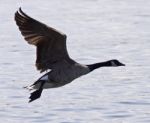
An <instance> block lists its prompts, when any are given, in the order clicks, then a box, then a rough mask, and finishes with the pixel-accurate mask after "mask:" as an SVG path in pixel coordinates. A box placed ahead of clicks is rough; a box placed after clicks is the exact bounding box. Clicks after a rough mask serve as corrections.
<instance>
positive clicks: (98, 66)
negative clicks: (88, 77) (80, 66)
mask: <svg viewBox="0 0 150 123" xmlns="http://www.w3.org/2000/svg"><path fill="white" fill-rule="evenodd" d="M87 66H88V67H89V69H90V71H93V70H95V69H97V68H100V67H110V66H111V62H110V61H106V62H100V63H95V64H91V65H87Z"/></svg>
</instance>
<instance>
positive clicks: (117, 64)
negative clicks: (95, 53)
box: [109, 59, 125, 67]
mask: <svg viewBox="0 0 150 123" xmlns="http://www.w3.org/2000/svg"><path fill="white" fill-rule="evenodd" d="M109 62H110V66H112V67H119V66H125V64H123V63H121V62H120V61H118V60H116V59H113V60H110V61H109Z"/></svg>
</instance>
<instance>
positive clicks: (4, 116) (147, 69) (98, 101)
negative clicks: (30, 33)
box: [0, 0, 150, 123]
mask: <svg viewBox="0 0 150 123" xmlns="http://www.w3.org/2000/svg"><path fill="white" fill-rule="evenodd" d="M20 6H21V7H22V10H23V11H24V12H26V13H27V14H29V15H30V16H32V17H34V18H35V19H38V20H40V21H42V22H44V23H46V24H47V25H49V26H52V27H54V28H56V29H58V30H60V31H62V32H64V33H65V34H67V36H68V37H67V47H68V51H69V54H70V56H71V57H72V58H73V59H75V60H76V61H78V62H80V63H83V64H90V63H95V62H100V61H105V60H109V59H119V60H120V61H121V62H123V63H125V64H126V67H118V68H100V69H97V70H95V71H93V72H92V73H90V74H89V75H86V76H83V77H81V78H79V79H76V80H75V81H73V82H72V83H70V84H68V85H66V86H64V87H61V88H57V89H49V90H44V92H43V94H42V97H41V98H40V99H39V100H36V101H35V102H33V103H28V97H29V92H28V91H27V90H25V89H23V88H22V87H23V86H26V85H29V84H32V83H33V82H34V81H35V80H36V79H37V78H38V77H40V76H41V74H40V73H39V72H38V71H36V68H35V66H34V61H35V47H34V46H30V45H28V44H27V43H26V42H25V41H24V39H23V37H22V36H21V34H20V32H19V30H18V28H17V26H16V24H15V21H14V13H15V11H16V10H17V9H18V8H19V7H20ZM149 64H150V1H149V0H132V1H131V0H36V1H35V0H0V121H1V122H3V123H20V122H21V123H149V122H150V65H149Z"/></svg>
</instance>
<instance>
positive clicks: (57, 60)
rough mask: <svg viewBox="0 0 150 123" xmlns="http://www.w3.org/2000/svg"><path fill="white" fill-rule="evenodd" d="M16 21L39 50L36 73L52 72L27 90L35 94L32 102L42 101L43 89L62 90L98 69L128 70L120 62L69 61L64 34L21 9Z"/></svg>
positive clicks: (29, 41)
mask: <svg viewBox="0 0 150 123" xmlns="http://www.w3.org/2000/svg"><path fill="white" fill-rule="evenodd" d="M15 21H16V24H17V25H18V27H19V30H20V31H21V34H22V35H23V36H24V38H25V40H26V41H27V42H28V43H29V44H32V45H35V46H36V56H37V57H36V67H37V70H40V72H44V71H47V70H51V71H49V72H47V73H46V74H44V75H43V76H42V77H40V78H39V79H38V80H37V81H36V82H34V83H33V84H32V85H31V86H28V88H29V89H31V90H32V89H34V90H35V91H34V92H32V93H31V95H30V97H29V99H30V100H29V102H32V101H34V100H35V99H37V98H39V97H40V96H41V93H42V91H43V89H46V88H56V87H60V86H63V85H65V84H68V83H70V82H71V81H73V80H74V79H76V78H78V77H80V76H82V75H85V74H88V73H90V72H91V71H93V70H95V69H97V68H99V67H113V66H114V67H117V66H125V65H124V64H122V63H120V62H119V61H118V60H109V61H105V62H101V63H95V64H91V65H83V64H79V63H77V62H76V61H74V60H72V59H71V58H70V57H69V54H68V52H67V48H66V38H67V36H66V35H65V34H63V33H62V32H60V31H58V30H56V29H54V28H52V27H49V26H47V25H45V24H43V23H41V22H39V21H37V20H35V19H33V18H31V17H30V16H28V15H27V14H25V13H24V12H23V11H22V10H21V8H19V10H18V11H17V12H16V13H15Z"/></svg>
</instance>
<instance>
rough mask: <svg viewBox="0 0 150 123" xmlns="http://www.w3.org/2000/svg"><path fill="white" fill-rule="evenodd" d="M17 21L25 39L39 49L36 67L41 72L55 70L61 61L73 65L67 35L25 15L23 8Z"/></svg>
mask: <svg viewBox="0 0 150 123" xmlns="http://www.w3.org/2000/svg"><path fill="white" fill-rule="evenodd" d="M15 21H16V24H17V25H18V27H19V30H20V31H21V34H22V35H23V36H24V39H25V40H26V41H27V42H28V43H29V44H32V45H35V46H36V47H37V58H36V67H37V69H38V70H40V71H41V72H43V71H45V70H47V69H54V66H55V65H56V64H57V63H58V62H60V61H63V60H65V61H67V62H70V63H73V60H72V59H70V57H69V55H68V52H67V48H66V35H65V34H63V33H62V32H59V31H57V30H56V29H54V28H52V27H49V26H47V25H45V24H43V23H41V22H39V21H37V20H35V19H33V18H31V17H30V16H28V15H27V14H25V13H24V12H23V11H22V10H21V8H20V9H19V11H17V12H16V13H15Z"/></svg>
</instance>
